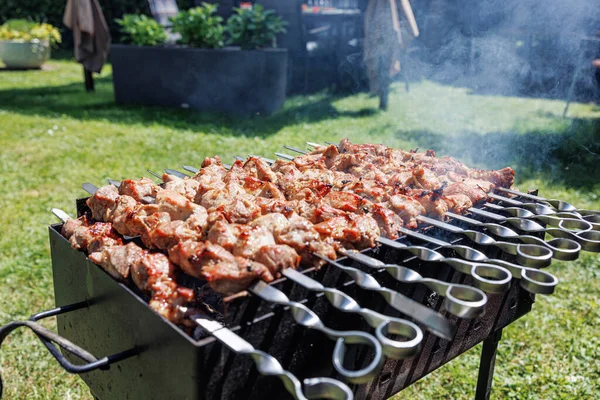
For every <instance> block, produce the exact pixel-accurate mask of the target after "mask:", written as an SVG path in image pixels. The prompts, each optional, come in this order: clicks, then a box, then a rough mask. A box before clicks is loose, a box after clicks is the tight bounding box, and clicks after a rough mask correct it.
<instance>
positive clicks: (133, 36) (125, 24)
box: [116, 14, 167, 46]
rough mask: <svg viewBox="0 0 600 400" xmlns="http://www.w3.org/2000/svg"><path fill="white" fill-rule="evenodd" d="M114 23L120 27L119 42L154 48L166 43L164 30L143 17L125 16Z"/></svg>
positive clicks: (152, 20) (154, 22)
mask: <svg viewBox="0 0 600 400" xmlns="http://www.w3.org/2000/svg"><path fill="white" fill-rule="evenodd" d="M116 22H117V23H118V24H119V25H120V26H121V34H122V36H121V41H122V42H125V43H129V44H133V45H136V46H156V45H159V44H163V43H165V42H166V41H167V33H166V32H165V28H164V27H163V26H162V25H161V24H159V23H158V22H156V20H154V19H152V18H148V17H147V16H145V15H136V14H125V15H123V18H122V19H117V20H116Z"/></svg>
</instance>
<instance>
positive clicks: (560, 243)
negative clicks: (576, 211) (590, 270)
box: [446, 212, 581, 261]
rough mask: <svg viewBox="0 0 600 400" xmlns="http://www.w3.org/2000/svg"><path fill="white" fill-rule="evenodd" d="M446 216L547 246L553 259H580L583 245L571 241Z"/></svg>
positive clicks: (458, 215)
mask: <svg viewBox="0 0 600 400" xmlns="http://www.w3.org/2000/svg"><path fill="white" fill-rule="evenodd" d="M446 215H447V216H448V217H451V218H452V219H454V220H457V221H462V222H465V223H467V224H470V225H474V226H478V227H481V228H485V229H487V230H488V231H489V232H490V233H491V234H492V235H496V236H500V237H503V238H508V239H519V240H520V241H522V242H523V243H528V244H538V245H541V246H545V247H547V248H549V249H550V250H552V254H553V257H554V258H556V259H557V260H563V261H572V260H576V259H577V258H578V257H579V252H580V251H581V245H580V244H579V243H577V242H576V241H574V240H571V239H565V238H553V239H550V240H548V241H544V239H541V238H539V237H537V236H532V235H520V234H518V233H517V232H515V231H513V230H512V229H510V228H508V227H506V226H504V225H499V224H494V223H490V222H481V221H479V220H476V219H472V218H468V217H465V216H464V215H460V214H455V213H453V212H446Z"/></svg>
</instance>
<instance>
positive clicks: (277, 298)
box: [248, 281, 383, 383]
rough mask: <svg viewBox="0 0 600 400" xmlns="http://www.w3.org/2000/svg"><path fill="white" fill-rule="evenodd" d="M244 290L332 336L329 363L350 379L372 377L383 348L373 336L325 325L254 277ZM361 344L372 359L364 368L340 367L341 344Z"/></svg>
mask: <svg viewBox="0 0 600 400" xmlns="http://www.w3.org/2000/svg"><path fill="white" fill-rule="evenodd" d="M248 291H249V292H250V293H252V294H254V295H255V296H257V297H260V298H261V299H263V300H265V301H267V302H269V303H273V304H279V305H282V306H286V307H289V308H290V311H291V313H292V317H293V318H294V321H296V323H298V324H299V325H302V326H304V327H306V328H309V329H315V330H317V331H320V332H322V333H324V334H325V335H326V336H327V337H329V338H330V339H333V340H336V344H335V348H334V350H333V365H334V367H335V369H336V371H338V372H339V373H340V375H342V376H344V377H345V378H346V379H348V381H349V382H352V383H366V382H369V381H370V380H372V379H373V378H375V377H376V376H377V375H378V373H379V371H380V370H381V367H382V366H383V350H382V347H381V344H380V343H379V341H378V340H376V339H375V338H374V337H373V336H371V335H370V334H368V333H366V332H362V331H338V330H335V329H331V328H328V327H326V326H325V324H324V323H323V321H321V319H320V318H319V316H318V315H317V314H315V313H314V312H313V311H312V310H310V309H309V308H308V307H306V306H305V305H304V304H301V303H298V302H295V301H291V300H290V299H289V298H288V297H287V295H286V294H285V293H283V292H282V291H281V290H279V289H276V288H274V287H273V286H270V285H268V284H267V283H265V282H263V281H258V282H256V283H255V284H254V285H252V286H251V287H250V288H249V289H248ZM346 343H348V344H362V345H366V346H368V347H371V348H372V350H373V353H374V355H373V360H371V362H370V363H369V365H367V366H366V367H365V368H362V369H360V370H356V371H352V370H349V369H346V367H344V355H345V354H346V346H345V344H346Z"/></svg>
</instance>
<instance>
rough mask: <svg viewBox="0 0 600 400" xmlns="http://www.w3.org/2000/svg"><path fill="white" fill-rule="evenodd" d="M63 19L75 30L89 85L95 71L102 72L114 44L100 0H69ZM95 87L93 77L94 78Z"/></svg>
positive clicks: (76, 47)
mask: <svg viewBox="0 0 600 400" xmlns="http://www.w3.org/2000/svg"><path fill="white" fill-rule="evenodd" d="M63 23H64V24H65V25H66V26H67V27H68V28H69V29H71V30H73V39H74V45H75V59H76V60H77V61H78V62H80V63H81V64H82V65H83V68H84V71H85V72H86V87H87V88H88V90H89V89H90V86H88V83H89V82H88V79H91V73H92V72H96V73H100V71H101V70H102V66H103V65H104V63H105V62H106V58H107V56H108V50H109V47H110V39H111V38H110V32H109V30H108V25H107V24H106V20H105V19H104V15H103V14H102V9H101V8H100V4H98V0H68V1H67V6H66V8H65V14H64V16H63ZM91 83H92V85H91V89H92V90H93V81H91Z"/></svg>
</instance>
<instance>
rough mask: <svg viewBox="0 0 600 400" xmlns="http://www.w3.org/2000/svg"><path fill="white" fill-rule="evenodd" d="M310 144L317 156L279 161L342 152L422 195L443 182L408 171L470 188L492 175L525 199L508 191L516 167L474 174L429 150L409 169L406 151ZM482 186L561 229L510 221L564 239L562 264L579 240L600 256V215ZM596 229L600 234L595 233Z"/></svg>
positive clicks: (493, 196)
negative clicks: (474, 180)
mask: <svg viewBox="0 0 600 400" xmlns="http://www.w3.org/2000/svg"><path fill="white" fill-rule="evenodd" d="M308 144H309V145H310V146H312V147H314V148H315V150H314V151H313V152H310V153H306V152H304V151H302V150H299V149H295V148H293V147H289V146H285V147H286V148H287V149H290V150H293V151H296V152H299V153H302V154H304V155H303V156H300V157H295V158H294V157H290V156H287V155H285V154H281V153H276V154H277V155H278V156H281V157H283V158H286V159H292V160H293V161H294V163H296V164H299V165H303V164H306V163H307V161H305V160H306V159H307V158H308V159H309V160H315V159H317V160H318V157H319V155H321V158H322V159H323V158H325V159H326V158H327V157H326V155H327V154H328V153H336V152H338V153H340V154H342V153H343V154H344V156H345V157H347V158H349V159H351V160H360V162H363V163H364V162H372V163H373V164H374V165H375V166H377V167H379V168H381V170H379V169H377V171H378V172H380V173H378V175H377V180H378V181H379V182H381V183H383V184H386V183H394V182H397V180H398V179H397V176H398V175H399V176H402V177H403V178H402V179H405V178H406V177H407V176H408V179H407V180H404V184H408V185H409V187H410V188H411V189H414V188H416V189H418V190H420V189H422V188H426V189H427V190H434V189H433V187H435V185H433V186H432V185H431V183H432V182H433V183H434V184H437V183H439V180H438V181H435V180H433V179H426V180H423V179H421V180H419V179H416V177H410V174H408V173H407V172H409V171H412V172H413V174H415V173H416V174H417V175H418V174H421V169H423V170H424V171H426V172H423V173H422V174H423V176H429V177H431V176H432V173H433V175H435V173H436V172H441V173H440V174H439V176H438V178H441V179H442V180H443V181H444V182H455V181H459V180H460V179H461V178H462V179H463V181H462V183H466V184H467V185H469V182H470V181H471V182H472V179H471V178H473V177H475V178H482V177H485V176H486V175H487V176H488V178H486V179H488V180H490V181H492V182H494V183H495V185H494V187H493V189H494V190H497V191H505V192H508V193H512V192H514V193H517V194H521V192H518V191H515V190H512V189H508V187H510V184H512V178H511V174H512V176H513V177H514V171H512V170H511V169H510V168H504V169H502V170H499V171H480V170H473V169H470V168H468V167H466V166H465V165H464V164H461V163H459V162H457V161H456V160H454V159H452V158H450V157H444V158H441V159H439V160H437V161H436V159H435V157H429V158H428V157H427V156H428V155H430V156H431V155H434V153H433V152H431V151H428V152H427V153H425V156H418V159H419V161H418V162H417V163H416V164H415V163H413V164H412V165H411V164H410V163H408V164H406V163H402V162H399V161H398V160H399V155H400V156H402V155H403V156H404V160H406V157H407V154H406V152H403V151H401V150H391V149H388V150H387V153H386V150H385V149H386V147H385V146H382V145H370V144H362V145H354V144H351V143H350V142H349V141H348V140H347V139H343V140H342V141H341V142H340V144H339V146H337V147H336V146H335V145H330V146H321V145H319V144H316V143H308ZM430 152H431V153H430ZM397 153H399V154H397ZM409 153H410V152H409ZM390 154H395V155H393V156H390ZM354 162H355V161H354ZM360 162H358V163H357V165H352V166H351V167H350V172H351V171H352V169H353V168H354V169H355V171H356V170H357V171H361V166H360ZM316 164H317V165H318V166H319V168H323V167H327V168H333V169H337V168H339V167H338V165H337V164H331V163H330V164H327V163H325V164H323V163H322V162H321V163H316ZM371 168H373V167H371ZM407 169H408V171H407ZM384 172H385V173H384ZM457 174H458V175H457ZM402 179H400V180H401V181H402ZM509 183H510V184H509ZM428 185H429V186H428ZM477 186H478V187H479V188H480V189H481V190H484V191H485V192H487V196H488V197H489V198H490V199H496V200H501V201H505V202H508V203H509V204H512V205H515V206H519V207H529V208H530V210H533V211H534V212H533V213H532V212H530V211H528V210H525V209H522V208H520V209H519V208H516V209H515V208H510V207H509V208H505V210H506V211H507V212H511V213H513V215H514V212H515V211H516V212H518V213H519V214H518V215H516V216H518V217H520V218H535V219H537V220H540V221H541V222H543V223H546V224H551V225H553V226H557V227H558V228H559V229H554V228H544V227H542V226H541V225H539V224H537V223H536V222H534V221H522V220H519V219H515V218H511V219H508V222H509V223H511V224H513V225H514V226H515V227H516V228H517V229H520V230H524V231H528V232H542V231H546V232H547V233H549V234H550V235H552V236H555V237H557V238H559V239H563V240H556V241H554V245H556V246H557V248H558V249H560V250H564V254H563V255H561V256H564V257H563V258H561V259H573V258H569V257H572V256H573V254H575V253H576V252H575V250H576V249H575V247H576V246H574V244H573V243H572V242H573V241H575V242H577V243H579V244H581V246H583V247H584V249H585V250H588V251H594V252H598V251H600V232H598V231H597V229H598V222H599V221H600V212H599V211H591V210H580V211H581V212H582V213H583V214H584V216H583V217H582V216H581V215H580V214H579V213H577V212H573V211H572V210H571V212H570V213H567V212H564V211H565V210H562V209H559V210H560V211H562V212H558V213H557V212H556V211H554V210H552V209H551V208H550V207H548V206H546V205H544V204H539V203H534V204H526V203H522V202H518V201H515V200H514V199H510V198H506V197H504V196H499V195H497V194H495V193H491V191H489V190H487V189H488V188H487V187H484V186H482V185H481V184H480V183H478V184H477ZM463 189H464V188H463ZM418 190H417V192H415V191H414V190H412V191H411V193H412V194H417V195H418V193H419V192H418ZM523 195H524V197H529V198H531V197H532V196H531V195H528V194H523ZM533 197H534V198H535V199H543V198H539V197H537V196H533ZM446 198H447V196H446ZM471 199H472V198H471ZM557 202H558V201H554V203H555V204H556V205H560V204H559V203H557ZM485 205H486V206H488V207H494V206H495V207H498V206H497V205H494V204H491V203H485ZM563 206H564V204H563ZM569 206H570V205H569ZM570 207H572V206H570ZM563 208H564V207H563ZM496 209H497V208H496ZM466 210H467V211H470V212H472V213H475V214H479V215H483V214H482V213H485V211H482V210H479V209H477V208H473V207H468V208H466ZM449 211H455V212H454V213H452V212H448V213H447V214H448V215H449V216H451V215H453V214H454V215H456V210H452V209H450V207H449ZM525 213H527V214H525ZM459 214H460V213H459ZM430 216H431V215H430ZM434 216H435V215H434ZM483 216H487V215H483ZM577 218H580V219H577ZM570 229H575V230H577V231H580V232H577V233H572V232H570ZM594 229H596V231H594ZM565 239H566V240H565ZM567 253H571V254H570V255H569V254H567ZM561 256H559V257H561Z"/></svg>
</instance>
